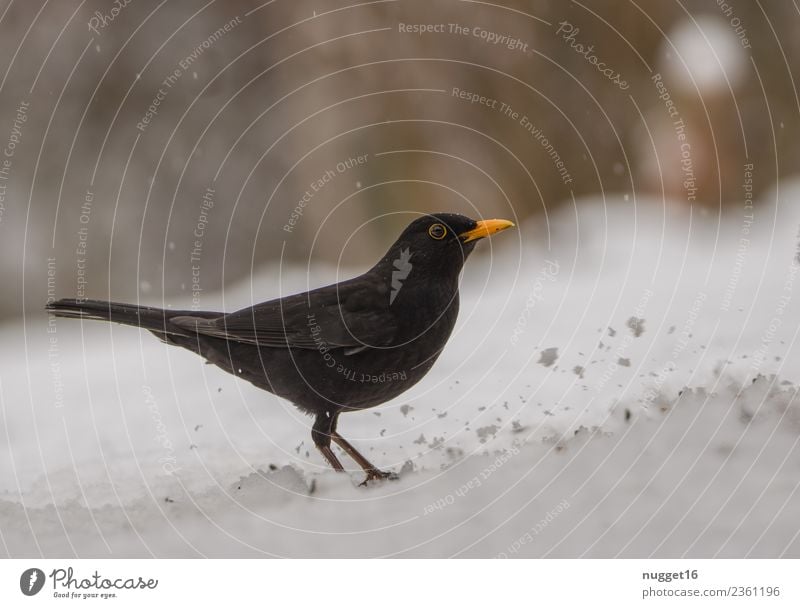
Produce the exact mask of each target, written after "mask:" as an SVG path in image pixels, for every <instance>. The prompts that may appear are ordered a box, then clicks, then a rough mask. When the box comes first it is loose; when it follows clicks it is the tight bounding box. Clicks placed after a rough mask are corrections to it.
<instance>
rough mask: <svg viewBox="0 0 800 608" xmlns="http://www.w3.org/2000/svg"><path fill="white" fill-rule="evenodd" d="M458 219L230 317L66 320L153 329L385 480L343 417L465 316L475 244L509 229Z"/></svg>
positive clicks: (433, 224)
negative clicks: (308, 424) (345, 428)
mask: <svg viewBox="0 0 800 608" xmlns="http://www.w3.org/2000/svg"><path fill="white" fill-rule="evenodd" d="M511 225H513V224H511V222H506V221H504V220H484V221H481V222H476V221H475V220H471V219H469V218H467V217H464V216H462V215H457V214H451V213H439V214H434V215H425V216H422V217H420V218H419V219H417V220H415V221H413V222H412V223H411V224H410V225H409V226H408V227H407V228H406V229H405V230H404V231H403V233H402V234H401V235H400V237H399V238H398V239H397V241H396V242H395V243H394V244H393V245H392V246H391V247H390V249H389V251H388V252H387V253H386V255H384V256H383V258H381V260H380V261H378V263H377V264H375V266H373V267H372V268H371V269H370V270H368V271H367V272H365V273H364V274H362V275H361V276H358V277H355V278H353V279H349V280H347V281H343V282H341V283H336V284H334V285H328V286H327V287H321V288H319V289H314V290H312V291H309V292H306V293H300V294H296V295H292V296H287V297H284V298H279V299H276V300H271V301H269V302H264V303H262V304H257V305H255V306H252V307H249V308H245V309H242V310H239V311H237V312H233V313H230V314H224V313H219V312H193V311H173V310H163V309H159V308H151V307H144V306H136V305H131V304H118V303H113V302H103V301H97V300H69V299H65V300H58V301H56V302H53V303H51V304H48V306H47V309H48V310H49V311H51V312H53V313H54V314H56V315H57V316H62V317H77V318H86V319H100V320H105V321H113V322H118V323H123V324H126V325H134V326H137V327H141V328H143V329H147V330H149V331H151V332H152V333H154V334H155V335H156V336H158V337H159V338H160V339H162V340H164V341H165V342H168V343H170V344H175V345H178V346H182V347H184V348H187V349H189V350H191V351H193V352H195V353H197V354H199V355H200V356H202V357H204V358H205V359H206V360H208V361H209V362H211V363H213V364H215V365H217V366H219V367H221V368H222V369H224V370H225V371H227V372H230V373H232V374H234V375H236V376H239V377H241V378H243V379H245V380H248V381H249V382H252V383H253V384H254V385H256V386H258V387H259V388H262V389H264V390H267V391H270V392H272V393H274V394H276V395H278V396H280V397H283V398H285V399H288V400H289V401H291V402H292V403H294V404H295V405H296V406H297V407H299V408H300V409H301V410H303V411H305V412H307V413H309V414H312V415H313V416H315V422H314V425H313V428H312V438H313V440H314V443H315V445H316V446H317V447H318V448H319V449H320V451H321V452H322V454H323V455H324V456H325V458H326V459H327V460H328V462H329V463H330V464H331V466H333V467H334V468H335V469H337V470H342V465H341V463H340V462H339V460H338V458H337V456H336V455H335V454H334V453H333V451H332V450H331V448H330V443H331V440H333V441H334V442H336V443H337V444H338V445H339V446H340V447H341V448H342V449H344V450H345V452H347V453H348V454H349V455H350V456H351V457H352V458H353V459H354V460H355V461H356V462H357V463H358V464H359V465H360V466H361V467H362V468H363V469H364V470H365V472H366V473H367V480H370V479H376V478H380V477H386V476H387V474H385V473H382V472H381V471H379V470H378V469H377V468H375V467H374V466H373V465H372V464H371V463H370V462H369V461H368V460H367V459H366V458H364V457H363V456H362V455H361V454H359V453H358V451H356V449H355V448H353V446H351V445H350V444H349V443H348V442H347V441H346V440H345V439H344V438H342V437H341V435H339V434H338V433H337V431H336V424H337V421H338V417H339V414H340V413H342V412H345V411H353V410H360V409H365V408H369V407H373V406H376V405H379V404H381V403H383V402H385V401H388V400H389V399H392V398H393V397H396V396H397V395H399V394H400V393H402V392H403V391H405V390H406V389H408V388H410V387H411V386H413V385H414V384H416V383H417V382H418V381H419V380H420V379H421V378H422V377H423V376H425V374H426V373H427V372H428V370H430V368H431V366H433V364H434V362H435V361H436V359H437V358H438V356H439V354H440V353H441V351H442V349H443V348H444V345H445V344H446V342H447V340H448V338H449V337H450V333H451V332H452V330H453V326H454V325H455V322H456V317H457V315H458V277H459V273H460V271H461V268H462V266H463V265H464V262H465V261H466V259H467V257H468V256H469V254H470V253H471V252H472V250H473V248H474V247H475V243H476V242H477V239H479V238H482V237H485V236H488V235H489V234H491V233H493V232H497V231H499V230H502V229H504V228H507V227H509V226H511Z"/></svg>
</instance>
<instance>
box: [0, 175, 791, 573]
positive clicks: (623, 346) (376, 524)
mask: <svg viewBox="0 0 800 608" xmlns="http://www.w3.org/2000/svg"><path fill="white" fill-rule="evenodd" d="M765 200H766V202H764V203H761V204H759V205H757V206H756V219H755V222H754V224H753V225H752V226H748V224H747V223H746V222H744V220H745V218H744V215H743V213H737V212H736V211H734V212H733V213H732V214H731V215H730V216H729V217H727V218H725V220H724V221H723V223H722V224H720V223H718V222H717V221H716V219H712V218H710V217H708V216H702V215H700V214H698V213H695V214H694V215H693V216H692V215H690V214H689V212H688V211H686V210H682V209H680V208H678V207H677V206H667V207H664V205H662V204H661V202H660V201H655V200H637V201H635V202H634V201H633V200H624V199H623V197H615V198H613V199H612V198H609V199H608V200H607V201H606V204H605V206H604V205H603V203H602V201H592V203H591V204H589V205H582V204H580V201H579V204H578V206H577V207H575V208H572V207H567V208H565V209H564V210H562V211H561V212H559V213H558V214H557V215H554V216H551V217H550V229H549V233H548V229H547V227H546V226H545V225H544V224H541V223H539V224H537V225H533V224H532V223H528V224H526V225H523V226H521V227H520V230H519V231H518V233H517V235H513V234H511V233H506V234H503V235H499V238H497V239H496V240H495V241H494V243H493V244H492V245H493V250H492V255H485V256H482V257H480V256H477V255H476V257H475V258H474V259H472V260H470V263H469V264H468V268H467V269H466V270H465V273H464V277H463V284H462V312H461V316H460V319H459V325H458V328H457V333H456V335H454V337H453V338H452V339H451V341H450V343H449V345H448V347H447V349H446V350H445V352H444V354H443V355H442V357H441V358H440V360H439V362H438V363H437V365H436V366H435V368H434V370H433V371H432V372H431V374H430V375H429V376H428V377H427V378H426V379H425V380H424V381H423V382H421V383H420V384H419V385H418V386H416V387H415V388H414V389H412V390H411V391H409V392H408V393H406V394H405V395H403V396H401V397H400V398H398V399H396V400H394V401H393V402H390V403H388V404H385V405H384V406H382V407H380V408H377V409H375V410H372V411H366V412H362V413H359V414H349V415H345V416H344V417H343V418H342V420H341V422H340V431H341V432H342V434H343V435H344V436H345V437H347V438H348V439H350V440H351V441H352V442H353V443H355V444H356V445H357V446H359V447H361V448H363V449H364V451H365V453H366V454H367V455H368V456H369V457H371V459H372V460H374V461H375V462H376V463H377V464H379V465H380V466H382V467H384V468H391V469H394V470H395V471H401V479H400V480H399V481H395V482H387V483H383V484H380V485H378V486H375V487H371V488H366V489H365V488H359V487H357V483H358V482H359V481H360V480H361V474H360V473H357V472H355V471H354V472H353V474H352V477H351V478H348V477H346V476H340V475H336V474H334V473H332V472H329V471H327V470H326V468H325V466H323V462H322V460H321V458H320V456H319V455H318V454H317V453H316V452H315V450H313V448H312V446H311V444H310V437H309V419H307V418H306V417H304V416H303V415H301V414H300V413H298V412H297V411H296V410H295V409H294V408H293V407H292V406H291V405H289V404H287V403H285V402H282V401H280V400H279V399H277V398H275V397H273V396H271V395H269V394H266V393H264V392H261V391H259V390H257V389H255V388H253V387H252V386H250V385H249V384H246V383H242V382H239V381H236V380H235V379H234V378H233V377H231V376H228V375H226V374H224V373H223V372H221V371H219V370H217V369H216V368H213V367H211V366H207V365H204V364H202V362H201V360H200V359H199V358H197V357H195V356H194V355H192V354H190V353H187V352H184V351H181V350H179V349H176V348H172V347H167V346H165V345H163V344H161V343H159V342H158V341H157V340H156V339H155V338H152V337H151V336H149V335H148V334H144V333H140V332H138V331H137V330H134V329H130V328H124V327H119V326H111V325H105V324H100V323H86V324H84V325H83V326H81V324H80V323H78V322H75V321H69V320H59V322H58V324H57V332H56V333H55V334H48V333H47V332H46V328H47V319H46V317H45V316H44V315H43V314H41V313H39V312H36V313H31V314H30V316H29V318H28V320H27V323H26V324H25V325H22V324H20V325H16V326H5V327H3V328H0V410H1V411H2V418H0V423H2V433H0V437H2V438H3V439H4V440H7V443H8V447H7V450H4V452H6V454H5V455H4V456H3V458H0V532H2V547H3V549H4V551H5V552H6V553H7V554H8V555H11V556H14V557H24V556H30V557H33V556H39V555H44V556H47V557H59V556H64V557H66V556H79V557H90V556H98V557H104V556H117V557H122V556H134V557H137V556H150V555H154V556H159V557H177V556H202V555H205V556H307V557H310V556H320V557H322V556H369V557H371V556H467V557H493V556H501V557H503V556H506V557H520V556H551V557H578V556H594V557H606V556H625V557H647V556H658V557H680V556H702V557H711V556H722V557H743V556H751V557H768V556H769V557H777V556H793V557H800V534H799V532H798V531H800V525H798V521H800V492H798V486H799V485H800V473H799V471H800V446H798V443H799V442H800V441H799V440H800V404H798V399H797V386H798V383H800V349H798V347H797V344H796V340H797V333H798V328H799V327H800V307H798V306H797V305H796V302H795V300H796V298H797V297H798V292H800V283H796V282H795V279H796V278H797V277H796V274H795V273H796V271H797V269H798V264H797V261H796V256H797V255H798V240H800V238H799V237H798V226H799V225H800V204H798V201H800V186H798V185H797V184H794V185H793V184H783V185H782V187H781V189H780V191H779V194H778V195H777V197H776V196H771V197H766V199H765ZM770 201H771V202H770ZM743 229H749V233H747V234H745V233H744V232H743ZM742 238H746V239H749V242H748V243H747V244H746V246H745V245H743V244H742V241H741V240H740V239H742ZM548 241H549V242H548ZM488 247H489V245H488V243H482V244H481V248H483V249H488ZM737 253H738V257H737ZM358 270H359V269H352V270H348V271H347V273H349V274H353V273H355V272H357V271H358ZM276 272H277V271H274V272H273V271H265V272H264V275H263V276H262V277H258V278H257V279H256V280H255V283H254V286H252V289H253V290H254V292H255V294H251V285H250V283H249V282H248V283H247V284H246V285H239V286H231V289H229V290H227V291H226V292H225V293H224V297H223V294H219V295H218V296H214V297H210V298H209V299H207V300H206V301H205V304H207V305H208V307H214V306H219V307H223V308H225V309H227V310H232V309H235V308H238V307H240V306H243V305H246V304H248V303H249V302H250V301H251V298H252V299H253V300H263V299H267V298H269V297H272V296H275V295H278V293H280V292H281V291H283V292H284V293H286V292H288V291H291V290H300V289H304V288H305V286H306V281H309V282H310V283H311V286H316V285H321V284H324V283H326V282H329V281H331V280H336V273H335V270H333V271H327V272H326V271H324V270H320V271H315V273H314V274H313V276H311V277H310V278H307V277H306V275H305V273H303V272H296V273H294V274H291V275H290V276H289V277H288V278H287V275H286V270H285V269H284V271H283V274H282V276H283V283H282V285H280V284H279V283H278V282H277V281H276V280H274V278H273V277H274V276H275V275H276ZM342 272H345V271H342ZM175 304H176V306H178V305H185V304H186V303H181V302H176V303H175ZM52 336H55V339H56V345H55V346H56V347H57V353H56V354H51V356H48V350H47V349H48V339H49V338H50V337H52ZM20 353H24V355H21V354H20ZM54 364H56V365H54Z"/></svg>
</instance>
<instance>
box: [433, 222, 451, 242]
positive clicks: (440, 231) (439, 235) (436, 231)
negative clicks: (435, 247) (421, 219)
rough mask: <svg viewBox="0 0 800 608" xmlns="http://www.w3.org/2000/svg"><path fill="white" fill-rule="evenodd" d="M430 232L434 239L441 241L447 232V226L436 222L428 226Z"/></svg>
mask: <svg viewBox="0 0 800 608" xmlns="http://www.w3.org/2000/svg"><path fill="white" fill-rule="evenodd" d="M428 234H429V235H430V237H431V238H432V239H436V240H437V241H441V240H442V239H443V238H444V237H445V235H446V234H447V228H445V227H444V226H442V225H441V224H434V225H433V226H431V227H430V228H428Z"/></svg>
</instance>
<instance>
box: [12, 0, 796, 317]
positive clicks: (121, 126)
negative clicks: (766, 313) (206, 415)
mask: <svg viewBox="0 0 800 608" xmlns="http://www.w3.org/2000/svg"><path fill="white" fill-rule="evenodd" d="M797 17H798V8H797V6H796V3H794V2H782V1H776V0H766V1H759V0H756V1H749V0H748V1H742V0H729V1H726V2H721V1H720V2H717V1H715V0H687V1H684V2H660V1H659V2H657V1H655V0H644V1H639V2H636V1H633V0H592V1H591V2H584V3H581V2H577V1H565V2H557V1H555V0H550V1H545V0H534V1H529V2H505V3H502V4H489V3H481V2H467V1H442V2H430V1H427V2H418V1H415V0H408V1H406V0H403V1H385V2H365V3H360V4H359V3H354V2H352V1H351V0H344V1H342V0H334V1H326V2H306V1H297V2H289V1H285V0H278V1H275V2H244V1H241V0H228V1H225V2H222V1H221V0H218V1H211V2H208V3H197V2H188V1H177V0H170V1H167V2H157V1H155V0H127V1H126V0H117V2H114V3H112V2H99V1H94V2H86V1H77V0H59V1H58V2H54V1H50V2H42V1H38V0H26V1H24V2H22V1H19V0H16V1H15V0H5V1H4V2H2V3H1V4H0V78H2V80H1V81H0V146H2V147H3V149H4V153H5V155H4V156H3V158H2V159H0V162H2V161H3V160H4V159H5V160H6V161H8V162H6V164H5V165H4V166H5V173H4V175H3V176H2V177H0V182H1V183H0V195H2V198H0V205H2V206H0V255H2V259H3V262H2V266H0V272H2V286H3V288H2V289H0V319H8V318H9V317H12V316H17V315H19V314H21V313H22V312H23V311H25V310H33V309H36V310H40V309H41V307H42V305H43V303H44V301H45V299H46V297H47V295H48V287H49V288H50V292H51V294H52V292H53V291H55V292H56V293H57V295H58V296H59V297H63V296H74V295H76V293H78V292H79V290H80V293H81V294H82V295H84V296H85V297H95V298H107V297H108V298H111V299H116V300H126V299H127V300H130V299H136V298H139V299H141V300H142V301H145V302H147V303H153V304H157V303H159V302H161V301H162V300H163V301H165V302H167V303H171V302H177V303H179V304H181V305H186V302H187V301H188V299H189V298H190V297H191V293H192V289H193V285H194V289H195V293H205V292H207V291H212V290H216V289H219V288H220V287H221V286H223V285H224V284H227V283H228V282H230V281H234V280H237V279H243V278H246V277H247V276H248V275H250V273H251V272H253V270H254V268H256V267H259V266H261V265H263V264H267V263H272V264H278V263H282V264H283V263H286V262H287V261H288V262H290V263H293V262H296V263H297V264H298V265H305V264H306V263H307V262H308V260H309V259H310V260H312V261H315V262H325V263H329V264H340V263H341V264H342V265H344V266H346V267H347V268H348V269H349V268H351V267H352V269H353V272H356V271H361V270H364V269H365V268H366V267H367V266H369V265H371V264H372V263H373V262H374V261H375V259H377V256H378V255H379V254H380V253H381V252H382V251H383V250H384V249H385V247H386V246H387V245H388V243H389V242H390V241H391V240H393V238H394V237H395V236H396V235H397V233H398V231H399V230H400V229H401V228H402V226H404V225H405V224H406V223H407V222H408V221H409V219H410V218H411V215H413V214H414V213H419V212H428V211H441V210H455V211H461V212H464V213H467V214H469V215H472V216H483V217H494V216H497V217H508V218H511V219H515V220H517V221H522V223H523V225H524V228H523V234H527V235H529V236H533V237H536V236H541V233H542V232H541V231H542V230H543V229H542V226H543V225H545V224H544V223H543V220H544V218H545V217H546V214H547V212H548V211H549V210H551V209H555V208H556V207H557V206H561V205H565V204H567V205H572V204H573V202H572V201H573V197H574V198H575V199H576V200H578V201H579V199H580V198H581V197H584V196H586V195H597V194H598V193H602V194H605V193H609V192H610V193H615V195H618V194H620V193H622V194H625V195H629V198H627V199H626V200H630V202H631V205H632V208H633V206H634V205H635V204H637V203H636V201H637V197H638V196H640V195H641V194H642V193H646V194H648V195H654V196H655V197H656V198H657V200H662V201H666V202H665V204H668V205H692V206H694V207H695V208H696V210H697V211H698V212H700V213H702V214H704V215H710V216H712V217H716V216H719V217H721V216H722V215H724V214H731V213H735V214H740V215H741V214H742V213H743V209H744V208H746V204H745V201H746V198H745V193H746V191H747V190H748V188H745V187H744V186H745V185H747V186H749V180H750V179H752V187H753V192H754V194H755V196H758V195H759V194H760V193H763V192H765V191H768V190H769V189H771V188H772V187H774V185H775V184H776V183H778V180H779V179H783V178H785V177H787V176H789V175H790V174H792V173H793V172H796V171H797V169H798V167H800V162H799V161H800V152H799V151H798V145H797V141H798V132H799V131H800V123H799V120H798V119H799V118H800V104H798V94H797V89H796V81H797V80H798V77H800V74H798V70H800V37H799V36H798V35H797V27H796V24H797ZM419 24H428V25H434V26H436V27H435V28H433V30H434V31H428V32H422V33H417V32H413V31H408V26H410V25H419ZM451 24H455V25H457V26H459V28H464V29H463V30H462V29H458V28H456V29H455V31H453V28H452V27H451ZM437 30H438V31H437ZM504 36H505V37H506V38H503V37H504ZM589 47H591V49H590V48H589ZM599 63H602V64H604V65H605V66H606V69H607V70H609V71H608V74H612V75H616V74H618V75H619V76H618V77H616V81H615V79H614V77H613V76H612V77H609V76H608V75H607V74H604V73H602V72H601V71H600V69H599V67H598V65H597V64H599ZM659 75H660V78H661V80H660V82H661V83H663V87H660V86H658V84H657V81H658V79H659ZM165 83H167V84H165ZM623 84H624V85H626V86H623ZM454 88H456V89H458V90H459V91H465V92H466V93H465V95H475V96H476V98H477V99H478V100H479V98H480V97H481V96H482V97H485V98H486V103H471V102H470V100H469V99H465V98H463V97H460V96H459V95H458V93H457V94H456V95H454V94H453V92H454V91H453V89H454ZM666 93H668V94H669V101H670V102H671V103H672V104H674V106H672V107H674V108H675V110H674V111H675V112H676V114H675V115H670V106H668V105H667V103H666V101H667V99H666ZM493 100H496V103H493ZM156 102H157V105H155V104H156ZM502 104H505V105H502ZM501 107H502V108H510V110H509V113H506V112H504V111H501ZM148 109H150V110H153V109H155V112H152V111H151V112H150V114H149V116H148ZM513 112H516V113H517V114H516V115H513V114H511V113H513ZM523 117H527V118H528V122H527V123H525V121H524V120H523ZM676 117H677V118H678V119H680V120H682V121H683V124H685V133H684V135H685V139H681V138H679V132H678V131H676V126H675V120H676ZM526 124H527V125H530V126H531V128H527V127H526ZM532 130H533V132H532ZM537 135H538V136H537ZM544 140H546V142H547V143H546V144H545V143H544ZM685 143H688V146H689V147H688V148H687V147H686V146H683V144H685ZM682 153H685V154H684V156H682ZM555 155H557V157H556V156H555ZM359 157H362V158H361V160H360V161H359V160H358V159H359ZM687 158H688V160H687ZM353 159H355V162H353ZM682 161H684V162H682ZM559 163H560V164H559ZM748 164H752V165H753V170H752V175H748V171H746V170H745V167H746V166H747V165H748ZM0 166H1V165H0ZM567 176H568V179H567ZM687 176H688V177H689V178H690V179H689V181H687ZM318 180H321V182H320V187H319V188H318V189H317V190H314V188H313V187H312V184H315V183H317V182H318ZM746 182H747V183H746ZM209 189H211V190H213V192H212V193H209ZM307 193H308V194H307ZM304 198H305V200H304ZM595 198H596V196H595ZM301 202H303V203H304V205H301V206H300V207H299V208H300V209H301V211H300V213H296V212H295V215H294V220H292V218H293V215H292V214H293V212H294V210H295V208H296V207H298V205H299V204H300V203H301ZM376 218H383V219H379V221H376ZM526 218H530V220H529V221H524V220H525V219H526ZM287 227H288V228H287ZM537 230H538V231H539V232H537ZM198 234H199V235H200V236H199V237H198ZM48 272H49V275H48ZM48 278H49V279H50V282H49V283H48ZM193 281H194V282H193ZM198 287H199V288H200V289H201V290H202V291H200V290H198ZM256 298H257V294H256Z"/></svg>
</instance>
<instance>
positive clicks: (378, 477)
mask: <svg viewBox="0 0 800 608" xmlns="http://www.w3.org/2000/svg"><path fill="white" fill-rule="evenodd" d="M384 479H388V480H390V481H397V480H398V479H400V477H399V475H398V474H397V473H392V472H391V471H379V470H378V469H372V470H371V471H367V478H366V479H365V480H364V481H362V482H361V483H360V484H358V485H360V486H364V487H366V486H367V485H369V482H370V481H382V480H384Z"/></svg>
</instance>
